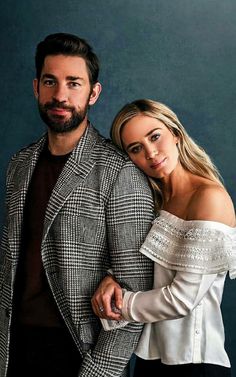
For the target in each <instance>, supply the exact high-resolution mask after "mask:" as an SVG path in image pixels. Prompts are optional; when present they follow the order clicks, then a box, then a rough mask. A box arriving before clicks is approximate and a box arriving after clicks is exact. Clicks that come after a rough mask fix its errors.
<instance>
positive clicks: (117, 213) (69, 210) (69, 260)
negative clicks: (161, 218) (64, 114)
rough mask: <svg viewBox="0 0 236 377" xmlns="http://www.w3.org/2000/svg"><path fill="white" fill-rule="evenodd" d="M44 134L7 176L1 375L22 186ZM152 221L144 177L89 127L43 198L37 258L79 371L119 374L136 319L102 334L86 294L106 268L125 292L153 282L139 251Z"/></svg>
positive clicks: (0, 262) (135, 334) (0, 274)
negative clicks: (75, 350)
mask: <svg viewBox="0 0 236 377" xmlns="http://www.w3.org/2000/svg"><path fill="white" fill-rule="evenodd" d="M45 142H46V136H44V137H42V138H41V139H40V140H39V141H38V142H37V143H35V144H32V145H30V146H29V147H27V148H25V149H23V150H21V151H20V152H19V153H18V154H16V155H15V156H14V157H13V158H12V160H11V162H10V165H9V168H8V174H7V197H6V205H7V211H6V224H5V228H4V233H3V240H2V245H1V253H0V376H1V377H4V376H5V375H6V370H7V363H8V349H9V332H10V323H11V310H12V295H13V292H12V287H13V285H14V278H15V272H16V266H17V260H18V257H19V252H20V245H21V229H22V221H23V208H24V202H25V196H26V193H27V189H28V185H29V182H30V179H31V176H32V172H33V170H34V167H35V164H36V162H37V159H38V156H39V154H40V152H41V150H42V148H43V146H44V143H45ZM152 219H153V202H152V195H151V191H150V188H149V186H148V183H147V181H146V178H145V177H144V175H143V174H142V173H141V172H140V171H139V170H138V169H137V168H136V167H135V166H134V165H133V164H132V162H130V161H129V159H128V158H127V156H125V155H124V154H122V153H121V152H119V151H117V150H116V149H115V147H114V146H113V145H112V144H111V143H110V142H109V141H108V140H106V139H104V138H103V137H102V136H100V135H99V134H98V132H97V131H96V130H95V129H94V128H93V127H92V126H91V125H89V126H88V128H87V130H86V132H85V133H84V135H83V136H82V138H81V139H80V141H79V143H78V145H77V147H76V148H75V149H74V150H73V152H72V153H71V156H70V158H69V159H68V161H67V163H66V165H65V167H64V169H63V171H62V173H61V175H60V176H59V178H58V181H57V183H56V185H55V187H54V190H53V192H52V195H51V197H50V200H49V203H48V207H47V211H46V216H45V223H44V233H43V239H42V247H41V254H42V261H43V265H44V268H45V271H46V274H47V276H48V282H49V285H50V288H51V290H52V292H53V295H54V298H55V300H56V303H57V305H58V308H59V310H60V312H61V314H62V316H63V318H64V320H65V322H66V324H67V326H68V328H69V330H70V332H71V334H72V336H73V339H74V341H75V342H76V344H77V346H78V349H79V351H80V353H81V354H82V355H83V364H82V367H81V371H80V373H79V377H85V376H86V377H87V376H91V377H92V376H96V377H99V376H103V377H104V376H107V377H108V376H111V377H116V376H117V377H118V376H126V375H127V373H126V365H127V363H128V360H129V359H130V356H131V354H132V352H133V350H134V348H135V346H136V344H137V341H138V339H139V336H140V332H141V329H142V325H140V324H128V325H127V326H126V327H125V328H123V329H118V330H115V331H110V332H105V331H103V329H102V327H101V324H100V320H99V319H98V318H97V317H96V316H95V315H94V314H93V312H92V308H91V303H90V300H91V296H92V295H93V293H94V291H95V289H96V287H97V285H98V284H99V282H100V281H101V279H102V278H103V277H104V276H105V274H106V270H107V269H108V268H112V270H113V272H114V274H115V276H116V278H117V279H118V281H119V282H120V283H121V284H122V285H123V286H124V287H125V288H126V289H128V290H133V291H137V290H146V289H149V288H151V285H152V262H151V261H150V260H149V259H148V258H146V257H145V256H143V255H142V254H141V253H140V252H139V248H140V246H141V244H142V243H143V241H144V239H145V236H146V234H147V232H148V230H149V229H150V226H151V221H152Z"/></svg>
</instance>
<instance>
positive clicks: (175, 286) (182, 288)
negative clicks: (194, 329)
mask: <svg viewBox="0 0 236 377" xmlns="http://www.w3.org/2000/svg"><path fill="white" fill-rule="evenodd" d="M216 276H217V274H209V275H202V274H193V273H188V272H177V273H176V275H175V278H174V280H173V281H172V283H171V284H170V285H168V286H165V287H162V288H157V289H152V290H150V291H146V292H136V293H134V292H126V293H125V294H124V298H123V308H122V316H123V318H124V319H125V320H127V321H135V322H142V323H152V322H158V321H163V320H168V319H177V318H181V317H184V316H186V315H188V314H189V312H191V311H192V310H193V309H194V308H195V307H196V306H197V305H198V304H199V302H200V301H201V300H202V298H203V296H204V295H205V294H206V292H207V291H208V290H209V288H210V287H211V285H212V284H213V282H214V280H215V279H216Z"/></svg>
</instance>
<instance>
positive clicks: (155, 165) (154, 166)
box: [151, 157, 166, 169]
mask: <svg viewBox="0 0 236 377" xmlns="http://www.w3.org/2000/svg"><path fill="white" fill-rule="evenodd" d="M165 162H166V157H165V158H163V159H162V160H161V161H154V162H153V163H152V165H151V168H152V169H157V168H160V167H161V166H162V165H164V163H165Z"/></svg>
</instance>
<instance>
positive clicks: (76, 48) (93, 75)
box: [35, 33, 99, 85]
mask: <svg viewBox="0 0 236 377" xmlns="http://www.w3.org/2000/svg"><path fill="white" fill-rule="evenodd" d="M48 55H65V56H79V57H81V58H83V59H84V60H85V63H86V66H87V70H88V75H89V81H90V84H91V85H94V84H95V83H96V82H97V81H98V73H99V60H98V57H97V55H96V54H95V53H94V52H93V49H92V47H91V46H90V45H89V44H88V43H87V42H86V40H84V39H82V38H79V37H77V36H76V35H73V34H67V33H56V34H50V35H48V36H47V37H46V38H45V39H44V40H43V41H41V42H40V43H39V44H38V46H37V49H36V54H35V67H36V76H37V79H38V80H39V79H40V76H41V72H42V68H43V64H44V60H45V58H46V56H48Z"/></svg>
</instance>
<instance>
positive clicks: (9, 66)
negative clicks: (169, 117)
mask: <svg viewBox="0 0 236 377" xmlns="http://www.w3.org/2000/svg"><path fill="white" fill-rule="evenodd" d="M235 15H236V2H235V0H224V1H222V0H192V1H190V0H176V1H173V0H145V1H143V0H113V1H112V0H67V1H62V0H51V1H45V0H41V1H34V0H28V1H27V0H21V1H19V2H16V1H13V0H6V1H5V2H3V3H2V4H1V16H0V24H1V45H0V52H1V59H0V70H1V86H2V88H1V92H0V93H1V104H2V110H1V128H0V140H1V151H0V198H1V201H0V224H1V223H2V221H3V202H4V179H5V178H4V177H5V171H6V166H7V163H8V161H9V158H10V156H11V155H12V154H13V153H14V152H15V151H17V150H18V149H20V148H22V147H23V146H26V145H27V144H28V143H30V142H32V141H33V140H35V139H36V138H38V137H39V136H40V135H41V133H42V132H43V131H44V126H43V125H42V124H41V121H40V119H39V117H38V113H37V107H36V105H35V101H34V97H33V93H32V79H33V78H34V60H33V57H34V51H35V46H36V44H37V43H38V41H39V40H41V39H43V38H44V37H45V35H47V34H49V33H54V32H60V31H63V32H70V33H75V34H78V35H80V36H81V37H83V38H85V39H87V40H88V41H89V42H90V43H91V44H92V45H93V46H94V48H95V51H96V52H97V54H98V55H99V57H100V60H101V63H102V64H101V76H100V79H101V82H102V84H103V92H102V95H101V98H100V99H99V102H98V103H97V104H96V105H95V107H94V108H92V109H91V114H90V118H91V120H92V122H93V123H94V124H95V125H96V127H97V128H98V129H99V130H100V131H101V132H102V133H103V134H105V135H108V134H109V128H110V124H111V121H112V119H113V117H114V115H115V114H116V112H117V111H118V109H119V108H120V107H121V106H122V105H123V104H124V103H126V102H127V101H131V100H133V99H136V98H143V97H147V98H152V99H155V100H159V101H162V102H164V103H166V104H167V105H169V106H170V107H172V108H173V110H174V111H176V112H177V114H178V115H179V117H180V119H181V120H182V122H183V124H184V125H185V127H186V128H187V130H188V131H189V133H190V135H191V136H193V138H195V139H196V141H197V142H198V143H200V144H201V145H202V146H203V147H204V148H205V149H206V150H207V151H208V153H209V154H210V155H211V157H212V158H213V160H214V162H215V163H216V165H217V166H218V167H219V169H220V171H221V173H222V175H223V177H224V179H225V184H226V187H227V188H228V190H229V192H230V194H231V196H232V198H233V200H234V202H236V191H235V177H236V174H235V169H234V165H235V147H236V131H235V123H236V122H235V121H236V110H235V106H234V105H235V95H236V80H235V60H236V43H235V41H236V20H235ZM235 287H236V286H235V283H234V282H229V281H227V287H226V291H225V295H224V301H223V312H224V319H225V327H226V346H227V350H228V352H229V355H230V357H231V361H232V364H233V371H234V372H233V373H234V374H233V376H234V377H236V331H235V324H236V319H235V317H236V302H235V293H234V292H235Z"/></svg>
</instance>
